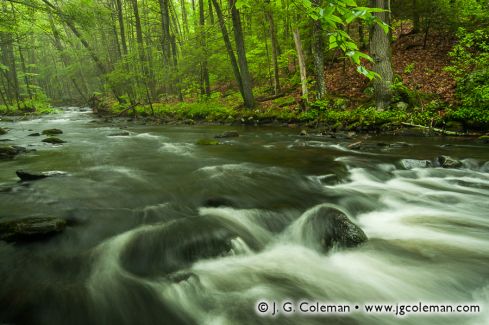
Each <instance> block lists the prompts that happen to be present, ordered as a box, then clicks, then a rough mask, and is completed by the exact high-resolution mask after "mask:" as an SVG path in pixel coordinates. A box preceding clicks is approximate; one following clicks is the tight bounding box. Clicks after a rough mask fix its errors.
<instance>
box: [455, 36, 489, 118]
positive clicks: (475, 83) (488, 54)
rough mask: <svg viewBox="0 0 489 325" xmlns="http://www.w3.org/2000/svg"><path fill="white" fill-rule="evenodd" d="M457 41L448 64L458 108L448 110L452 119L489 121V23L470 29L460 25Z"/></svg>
mask: <svg viewBox="0 0 489 325" xmlns="http://www.w3.org/2000/svg"><path fill="white" fill-rule="evenodd" d="M457 37H458V39H459V41H458V43H457V44H456V45H455V46H454V47H453V49H452V51H451V52H450V57H451V58H452V64H451V66H449V67H448V68H447V70H448V71H449V72H451V73H452V75H453V76H454V78H455V80H456V81H457V90H456V94H457V97H458V99H459V100H460V103H461V105H460V108H459V109H458V110H451V111H450V112H449V115H450V116H451V117H452V118H453V119H455V120H460V121H463V120H467V121H469V122H470V123H478V124H485V125H488V124H489V27H486V28H485V29H476V30H475V31H473V32H469V31H468V30H466V29H464V28H460V29H459V30H458V33H457Z"/></svg>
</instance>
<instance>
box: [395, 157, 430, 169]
mask: <svg viewBox="0 0 489 325" xmlns="http://www.w3.org/2000/svg"><path fill="white" fill-rule="evenodd" d="M401 165H402V167H404V168H405V169H413V168H428V167H431V161H429V160H418V159H402V160H401Z"/></svg>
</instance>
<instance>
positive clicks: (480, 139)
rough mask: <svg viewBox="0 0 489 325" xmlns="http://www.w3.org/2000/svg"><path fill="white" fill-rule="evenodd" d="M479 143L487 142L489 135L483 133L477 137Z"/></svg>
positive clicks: (488, 141)
mask: <svg viewBox="0 0 489 325" xmlns="http://www.w3.org/2000/svg"><path fill="white" fill-rule="evenodd" d="M477 142H480V143H489V135H483V136H481V137H479V138H478V139H477Z"/></svg>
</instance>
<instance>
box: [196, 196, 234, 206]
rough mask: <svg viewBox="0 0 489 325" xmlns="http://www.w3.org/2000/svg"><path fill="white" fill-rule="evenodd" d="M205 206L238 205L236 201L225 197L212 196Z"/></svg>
mask: <svg viewBox="0 0 489 325" xmlns="http://www.w3.org/2000/svg"><path fill="white" fill-rule="evenodd" d="M202 205H203V206H204V207H208V208H219V207H236V203H234V202H233V201H231V200H230V199H228V198H225V197H211V198H208V199H207V200H205V201H204V202H203V204H202Z"/></svg>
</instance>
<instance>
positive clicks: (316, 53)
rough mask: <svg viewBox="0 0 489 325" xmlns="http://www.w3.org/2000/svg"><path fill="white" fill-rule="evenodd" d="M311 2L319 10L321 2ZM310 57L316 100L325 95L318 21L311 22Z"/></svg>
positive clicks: (321, 33)
mask: <svg viewBox="0 0 489 325" xmlns="http://www.w3.org/2000/svg"><path fill="white" fill-rule="evenodd" d="M312 2H313V3H314V5H315V6H316V7H317V8H321V4H322V3H321V0H312ZM312 57H313V63H314V73H315V76H316V90H317V98H318V99H322V98H324V96H325V95H326V81H325V80H324V31H323V26H322V24H321V20H319V19H313V21H312Z"/></svg>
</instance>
